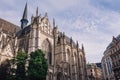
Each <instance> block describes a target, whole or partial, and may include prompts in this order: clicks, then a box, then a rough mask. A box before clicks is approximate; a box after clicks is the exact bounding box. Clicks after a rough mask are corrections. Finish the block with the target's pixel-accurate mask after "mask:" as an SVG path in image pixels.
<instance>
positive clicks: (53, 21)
mask: <svg viewBox="0 0 120 80" xmlns="http://www.w3.org/2000/svg"><path fill="white" fill-rule="evenodd" d="M53 27H55V19H54V18H53Z"/></svg>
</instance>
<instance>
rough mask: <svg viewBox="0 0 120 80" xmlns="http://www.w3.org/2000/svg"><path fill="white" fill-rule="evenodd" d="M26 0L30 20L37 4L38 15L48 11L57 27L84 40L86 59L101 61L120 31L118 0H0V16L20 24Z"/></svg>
mask: <svg viewBox="0 0 120 80" xmlns="http://www.w3.org/2000/svg"><path fill="white" fill-rule="evenodd" d="M26 1H27V2H28V14H29V15H28V17H29V20H30V18H31V15H32V14H33V15H35V11H36V7H37V6H38V7H39V13H40V14H41V16H44V14H45V12H47V13H48V16H49V19H50V22H51V23H52V19H53V18H55V20H56V24H57V25H58V28H59V30H60V31H63V32H65V34H66V35H68V36H69V37H70V36H72V37H73V39H74V41H75V42H76V41H79V44H80V46H81V44H82V43H83V44H84V47H85V52H86V57H87V62H100V61H101V58H102V56H103V52H104V50H105V49H106V47H107V45H108V44H109V43H110V42H111V40H112V36H115V37H116V36H117V35H118V34H119V32H120V6H119V4H120V0H0V18H3V19H5V20H8V21H10V22H12V23H14V24H16V25H20V19H21V17H22V13H23V9H24V6H25V3H26ZM51 25H52V24H51Z"/></svg>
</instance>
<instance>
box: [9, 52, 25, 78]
mask: <svg viewBox="0 0 120 80" xmlns="http://www.w3.org/2000/svg"><path fill="white" fill-rule="evenodd" d="M26 59H27V54H26V53H25V52H22V51H18V53H17V56H16V57H14V58H13V59H12V60H11V61H10V62H11V66H14V67H12V68H11V70H10V73H11V74H10V75H9V76H8V80H25V78H26V70H25V64H26Z"/></svg>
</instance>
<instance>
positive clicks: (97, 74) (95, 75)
mask: <svg viewBox="0 0 120 80" xmlns="http://www.w3.org/2000/svg"><path fill="white" fill-rule="evenodd" d="M97 64H98V63H91V64H87V76H88V80H103V74H102V68H101V67H99V66H98V65H97Z"/></svg>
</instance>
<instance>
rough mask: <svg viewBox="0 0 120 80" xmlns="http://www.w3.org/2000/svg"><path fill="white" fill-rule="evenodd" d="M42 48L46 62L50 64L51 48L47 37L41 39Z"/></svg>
mask: <svg viewBox="0 0 120 80" xmlns="http://www.w3.org/2000/svg"><path fill="white" fill-rule="evenodd" d="M42 50H43V52H44V53H45V58H46V59H47V60H48V64H52V48H51V45H50V42H49V40H48V39H45V40H44V41H43V43H42Z"/></svg>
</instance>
